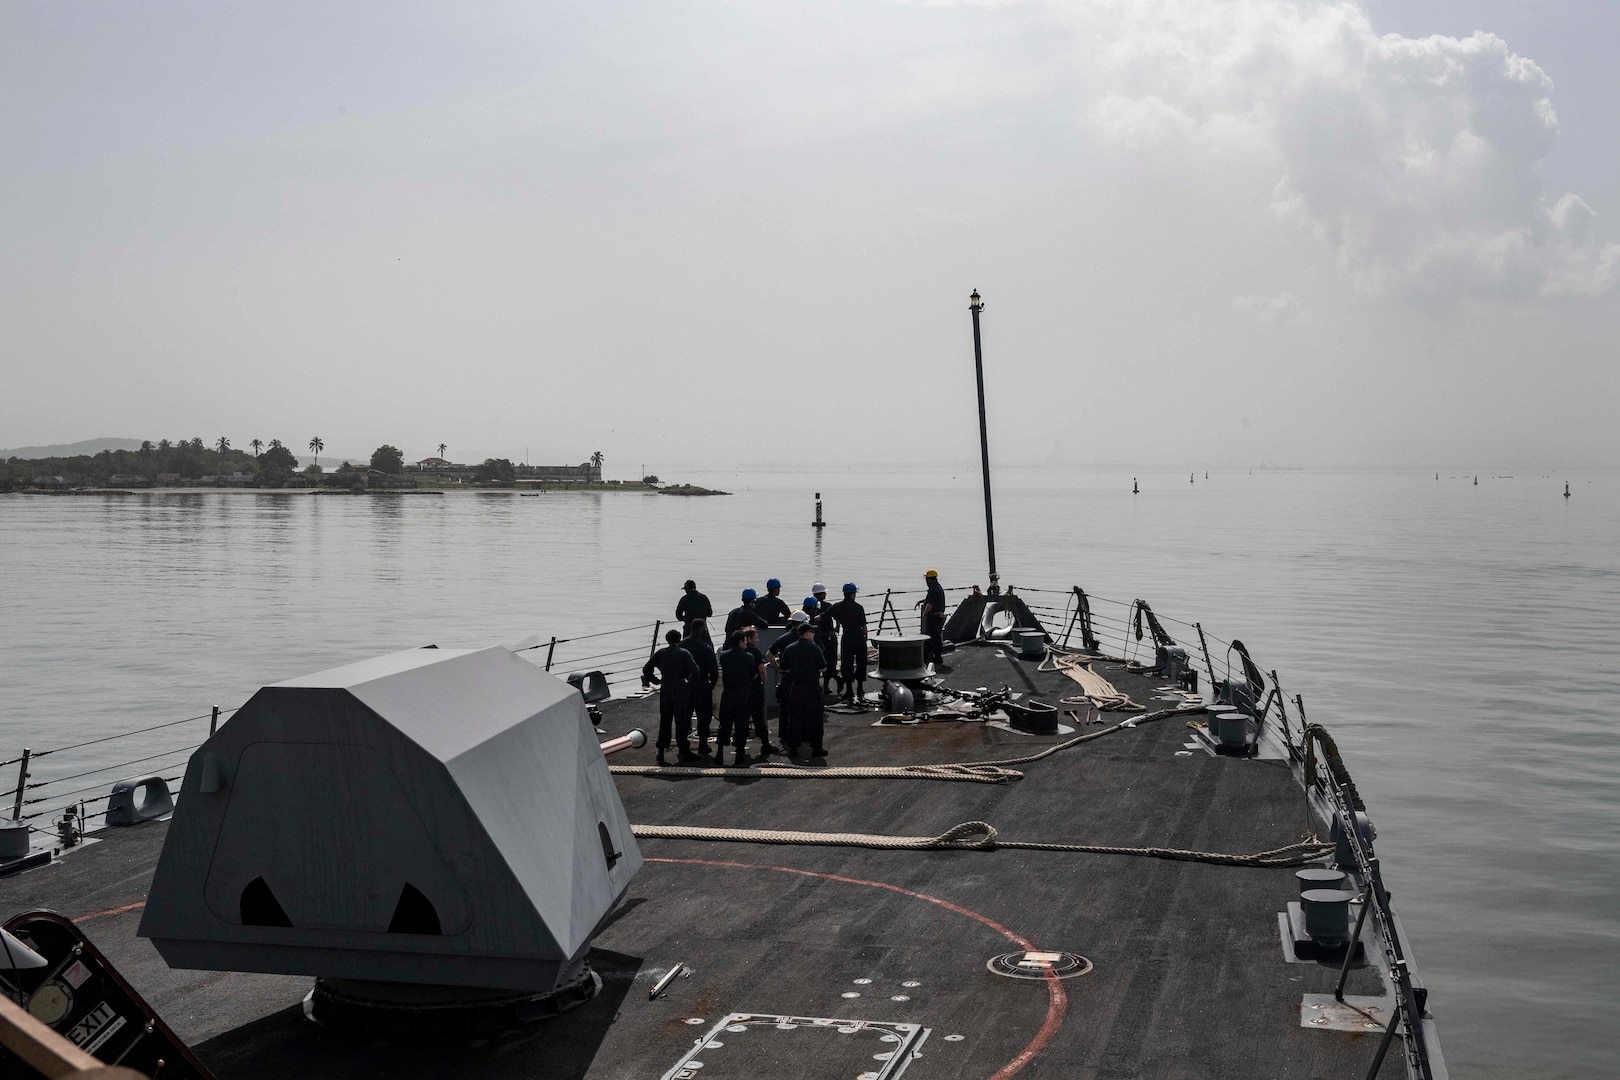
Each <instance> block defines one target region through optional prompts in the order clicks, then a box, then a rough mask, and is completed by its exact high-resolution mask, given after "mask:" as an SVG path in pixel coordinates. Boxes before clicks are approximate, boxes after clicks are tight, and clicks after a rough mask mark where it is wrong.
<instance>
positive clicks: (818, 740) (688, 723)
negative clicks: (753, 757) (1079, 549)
mask: <svg viewBox="0 0 1620 1080" xmlns="http://www.w3.org/2000/svg"><path fill="white" fill-rule="evenodd" d="M925 581H926V583H927V587H928V592H927V595H926V597H925V598H924V599H923V600H920V601H918V604H917V606H918V607H919V608H921V609H922V616H923V629H924V631H925V632H926V633H927V634H928V657H927V658H928V659H929V660H932V661H934V662H936V663H943V662H944V652H943V639H942V637H941V631H942V630H943V629H944V626H945V592H944V590H943V589H942V588H941V587H940V585H939V574H938V573H937V572H936V571H934V570H929V571H928V572H927V574H926V576H925ZM683 588H684V592H683V594H682V596H681V599H680V601H679V602H678V603H677V604H676V605H675V618H676V619H677V620H678V621H679V622H680V623H681V625H682V627H683V629H682V630H670V631H669V632H668V633H667V634H665V635H664V640H665V645H664V647H663V648H661V649H659V650H658V651H656V652H654V653H653V655H652V657H651V658H650V659H649V660H648V661H647V663H646V665H645V666H644V667H643V668H642V670H641V682H642V685H643V686H651V685H653V684H657V685H658V688H659V689H658V763H659V764H660V765H667V764H669V762H668V761H667V760H666V759H665V756H664V754H665V751H667V750H669V749H670V748H671V747H674V748H675V750H676V753H677V760H678V761H680V762H690V761H697V760H699V759H701V758H703V757H706V756H708V754H709V734H710V728H711V725H713V724H714V721H715V708H714V688H715V686H717V685H718V686H719V687H720V709H719V717H718V719H719V724H718V731H717V732H716V736H717V737H716V739H715V744H714V764H716V765H724V764H726V761H725V750H726V747H728V746H729V747H732V748H733V751H734V753H733V757H732V761H731V764H732V765H738V766H740V765H746V764H747V763H748V752H747V745H748V734H749V728H750V726H752V728H753V733H754V735H755V737H756V738H757V739H758V740H759V746H758V751H757V753H758V756H759V757H760V758H766V757H769V756H770V755H771V754H780V753H783V746H785V747H786V753H787V754H788V756H790V757H798V755H799V753H800V751H801V750H802V749H804V748H808V750H809V754H810V756H811V757H826V756H827V748H826V746H825V744H824V737H825V730H824V729H825V723H824V721H825V700H826V698H827V697H829V696H831V695H833V694H834V693H836V696H837V697H838V698H839V699H841V700H842V701H844V702H848V703H850V704H858V703H859V702H860V701H861V699H862V698H863V697H865V695H866V678H867V667H866V665H867V648H868V643H867V623H866V608H865V607H863V606H862V605H861V602H860V599H859V597H860V588H859V587H858V586H857V585H856V584H855V583H854V582H849V583H847V584H846V585H845V586H844V587H843V599H841V600H839V601H836V602H829V601H828V599H827V587H826V586H825V585H823V584H821V583H820V582H817V583H816V584H815V585H813V586H811V588H810V595H809V596H806V597H805V598H804V601H803V602H802V603H801V604H800V605H799V607H798V609H797V610H795V609H794V608H791V607H790V606H789V605H788V602H787V601H786V600H783V599H782V583H781V581H779V580H777V579H776V578H771V579H770V580H769V581H767V582H766V583H765V595H764V596H760V595H759V594H758V593H757V592H756V591H755V590H753V589H751V588H750V589H744V590H742V596H741V601H740V603H738V605H737V606H736V607H734V608H732V609H731V610H730V611H729V612H727V613H726V621H725V629H724V631H723V633H722V635H721V638H720V642H719V644H718V647H717V646H716V643H715V641H714V639H713V637H712V636H711V632H710V628H709V624H710V620H712V619H713V618H714V605H713V604H711V603H710V602H709V598H708V597H707V596H705V595H703V593H701V592H699V591H698V587H697V583H696V582H694V581H691V580H688V581H687V582H686V584H685V585H684V586H683ZM770 627H779V628H785V630H786V632H785V633H781V634H779V635H778V636H777V637H776V638H775V640H774V641H772V642H771V644H770V646H769V647H768V648H767V649H766V650H764V651H761V649H760V647H759V640H760V631H761V630H764V629H767V628H770ZM834 658H836V659H837V663H836V665H835V664H834ZM768 665H769V666H774V667H775V669H776V671H777V674H778V681H777V702H778V704H779V705H780V707H781V720H780V723H779V724H778V728H777V734H778V737H779V738H780V739H781V742H782V744H783V745H780V746H779V745H776V744H773V743H772V742H771V740H770V737H769V731H768V729H767V727H766V724H765V688H766V686H767V682H768V680H767V666H768ZM835 683H836V691H835V690H834V684H835ZM694 727H696V729H697V737H698V745H697V750H695V751H694V750H693V749H692V747H691V735H692V729H693V728H694ZM672 736H673V738H672Z"/></svg>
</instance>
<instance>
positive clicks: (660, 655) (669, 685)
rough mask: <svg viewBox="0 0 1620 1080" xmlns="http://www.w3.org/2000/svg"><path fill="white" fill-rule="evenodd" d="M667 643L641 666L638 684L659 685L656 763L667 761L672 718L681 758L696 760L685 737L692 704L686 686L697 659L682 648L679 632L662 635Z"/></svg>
mask: <svg viewBox="0 0 1620 1080" xmlns="http://www.w3.org/2000/svg"><path fill="white" fill-rule="evenodd" d="M664 640H665V641H667V642H668V643H669V644H667V645H665V646H664V647H663V648H662V649H659V650H658V651H657V652H655V653H653V654H652V657H651V658H650V659H649V660H648V661H647V662H646V663H645V664H644V665H642V668H641V685H642V686H652V685H653V684H654V683H656V684H657V685H658V764H660V765H668V764H669V762H667V761H665V760H664V751H665V750H668V749H669V729H670V725H671V723H672V722H673V724H674V726H675V737H676V738H677V739H678V740H679V746H680V760H682V761H696V760H697V755H696V754H694V753H692V747H691V745H690V744H689V742H688V740H689V739H690V737H691V734H692V706H691V700H690V699H689V698H688V697H687V693H686V688H687V685H688V684H689V683H690V682H691V681H692V678H693V676H694V675H696V674H698V666H697V661H696V660H693V659H692V654H691V653H689V652H687V651H686V650H685V649H683V648H681V632H680V631H679V630H671V631H669V633H667V634H665V635H664Z"/></svg>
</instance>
